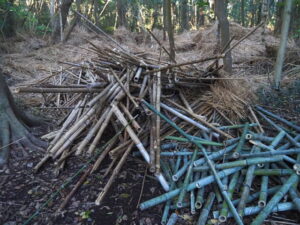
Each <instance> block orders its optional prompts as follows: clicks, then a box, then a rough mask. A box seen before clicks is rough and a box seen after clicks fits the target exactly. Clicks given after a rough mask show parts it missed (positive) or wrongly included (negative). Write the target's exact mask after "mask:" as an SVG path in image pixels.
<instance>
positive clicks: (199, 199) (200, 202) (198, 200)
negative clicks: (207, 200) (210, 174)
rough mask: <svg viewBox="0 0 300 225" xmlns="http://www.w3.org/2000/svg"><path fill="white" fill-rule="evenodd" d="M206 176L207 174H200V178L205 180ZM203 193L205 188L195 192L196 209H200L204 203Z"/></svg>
mask: <svg viewBox="0 0 300 225" xmlns="http://www.w3.org/2000/svg"><path fill="white" fill-rule="evenodd" d="M206 176H207V172H206V171H204V172H202V173H201V178H202V179H203V178H205V177H206ZM204 192H205V188H204V187H203V188H200V189H199V190H198V192H197V197H196V202H195V207H196V209H201V208H202V205H203V203H204Z"/></svg>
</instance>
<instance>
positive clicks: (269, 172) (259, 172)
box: [242, 169, 295, 176]
mask: <svg viewBox="0 0 300 225" xmlns="http://www.w3.org/2000/svg"><path fill="white" fill-rule="evenodd" d="M242 173H243V174H244V173H246V172H245V171H242ZM293 173H295V171H294V170H292V169H256V170H255V171H254V175H255V176H289V175H292V174H293Z"/></svg>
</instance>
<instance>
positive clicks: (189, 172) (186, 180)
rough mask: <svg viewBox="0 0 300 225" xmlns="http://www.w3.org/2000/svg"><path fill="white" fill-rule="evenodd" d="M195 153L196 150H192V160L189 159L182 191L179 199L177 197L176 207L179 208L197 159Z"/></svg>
mask: <svg viewBox="0 0 300 225" xmlns="http://www.w3.org/2000/svg"><path fill="white" fill-rule="evenodd" d="M197 153H198V148H197V149H195V150H194V153H193V156H192V159H191V161H190V163H189V166H188V171H187V173H186V176H185V178H184V182H183V186H182V189H181V191H180V194H179V197H178V200H177V206H178V207H179V208H180V207H182V202H183V200H184V197H185V195H186V192H187V186H188V184H189V181H190V179H191V175H192V173H193V162H194V161H195V159H196V157H197Z"/></svg>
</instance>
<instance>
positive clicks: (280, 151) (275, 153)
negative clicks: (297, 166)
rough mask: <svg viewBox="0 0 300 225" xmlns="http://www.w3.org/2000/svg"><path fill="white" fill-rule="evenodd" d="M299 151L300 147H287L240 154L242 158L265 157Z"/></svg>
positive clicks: (293, 153) (292, 153)
mask: <svg viewBox="0 0 300 225" xmlns="http://www.w3.org/2000/svg"><path fill="white" fill-rule="evenodd" d="M298 153H300V148H293V149H287V150H275V151H272V152H259V153H253V154H251V153H249V154H240V158H252V157H264V156H275V155H295V154H298Z"/></svg>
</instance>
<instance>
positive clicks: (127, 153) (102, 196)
mask: <svg viewBox="0 0 300 225" xmlns="http://www.w3.org/2000/svg"><path fill="white" fill-rule="evenodd" d="M133 145H134V143H132V144H131V145H129V147H128V148H127V150H126V152H125V154H124V155H123V156H122V158H121V160H120V161H119V163H118V165H117V166H116V168H115V169H114V171H113V173H112V175H111V177H110V178H109V180H108V182H107V183H106V185H105V187H104V188H103V190H102V191H101V192H100V193H99V194H98V197H97V199H96V201H95V204H96V205H100V204H101V203H102V200H103V198H104V197H105V195H106V194H107V192H108V190H109V188H110V187H111V185H112V183H113V182H114V180H115V178H116V176H117V174H118V173H119V172H120V170H121V168H122V166H123V165H124V163H125V161H126V159H127V156H128V155H129V153H130V151H131V149H132V147H133Z"/></svg>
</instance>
